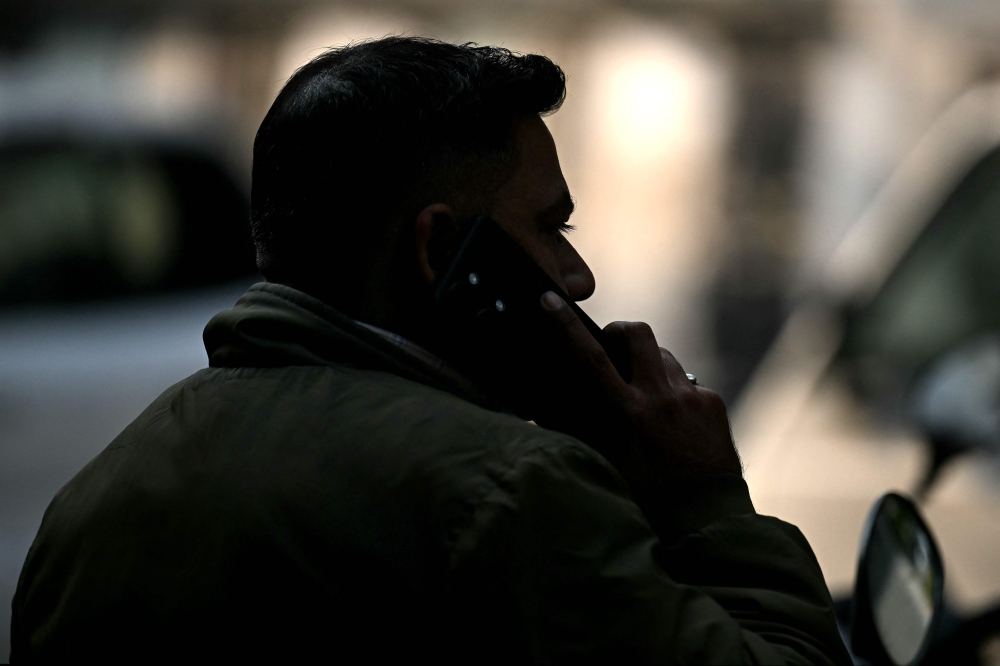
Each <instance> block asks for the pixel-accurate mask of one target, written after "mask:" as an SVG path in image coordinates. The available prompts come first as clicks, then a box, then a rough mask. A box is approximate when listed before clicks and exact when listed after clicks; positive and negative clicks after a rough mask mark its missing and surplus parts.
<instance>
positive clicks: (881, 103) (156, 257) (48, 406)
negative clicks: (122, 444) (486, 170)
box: [0, 0, 1000, 658]
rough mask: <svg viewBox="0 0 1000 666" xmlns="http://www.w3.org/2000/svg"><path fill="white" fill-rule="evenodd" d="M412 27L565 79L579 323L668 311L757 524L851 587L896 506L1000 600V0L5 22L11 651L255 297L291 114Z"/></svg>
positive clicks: (6, 525) (456, 7) (12, 17)
mask: <svg viewBox="0 0 1000 666" xmlns="http://www.w3.org/2000/svg"><path fill="white" fill-rule="evenodd" d="M387 34H412V35H428V36H434V37H438V38H441V39H444V40H449V41H458V42H465V41H475V42H480V43H484V44H497V45H502V46H506V47H508V48H511V49H514V50H518V51H525V52H529V51H530V52H537V53H543V54H545V55H547V56H549V57H550V58H552V59H553V60H554V61H556V62H557V63H558V64H560V65H561V66H562V67H563V68H564V69H565V71H566V72H567V75H568V80H569V95H568V98H567V101H566V104H565V106H564V107H563V109H562V110H561V111H559V112H558V113H556V114H555V115H553V116H551V117H550V118H548V119H547V122H548V124H549V126H550V128H551V130H552V132H553V134H554V135H555V137H556V141H557V144H558V147H559V150H560V156H561V160H562V164H563V168H564V171H565V173H566V176H567V180H568V182H569V185H570V188H571V190H572V192H573V194H574V196H575V197H576V199H577V204H578V208H577V213H576V214H575V216H574V218H573V223H574V224H576V225H577V227H578V230H577V231H575V232H574V234H573V236H572V238H571V240H572V241H573V242H574V244H575V245H577V247H578V249H579V250H580V251H581V253H582V254H583V256H584V257H585V258H586V259H587V260H588V261H589V262H590V264H591V266H592V268H593V269H594V272H595V274H596V275H597V280H598V288H597V292H596V294H595V295H594V297H593V298H592V299H591V300H590V301H589V302H588V303H586V304H584V305H585V309H586V310H587V311H588V313H589V314H590V315H591V316H592V317H593V318H594V319H596V320H597V321H598V322H599V323H601V324H604V323H607V322H609V321H612V320H615V319H630V320H645V321H648V322H649V323H650V324H651V325H652V326H653V329H654V331H655V332H656V334H657V338H658V339H659V340H660V343H661V344H662V345H663V346H666V347H668V348H670V349H671V350H672V351H673V352H674V353H675V355H676V356H677V357H678V358H679V359H680V361H681V362H682V363H683V364H684V365H685V367H686V369H687V370H688V371H689V372H693V373H695V374H697V375H698V377H699V378H700V381H701V382H702V383H703V384H706V385H708V386H712V387H714V388H716V389H717V390H719V391H720V392H721V393H722V394H723V395H724V396H725V397H726V399H727V402H728V403H729V405H730V409H731V412H732V416H733V421H734V426H733V427H734V433H735V436H736V439H737V442H738V444H739V446H740V451H741V454H742V456H743V459H744V462H745V464H746V475H747V479H748V482H749V484H750V487H751V493H752V495H753V498H754V502H755V504H756V506H757V508H758V510H759V511H760V512H762V513H769V514H772V515H777V516H779V517H781V518H784V519H787V520H790V521H791V522H794V523H796V524H797V525H799V526H800V527H801V529H802V531H803V532H804V533H805V534H806V536H807V537H808V538H809V540H810V542H811V543H812V544H813V546H814V548H815V550H816V554H817V557H818V559H819V562H820V565H821V566H822V568H823V570H824V573H825V574H826V576H827V580H828V583H829V585H830V587H831V590H832V591H833V593H834V595H835V596H836V597H838V598H842V597H843V596H844V595H846V594H848V593H849V591H850V587H851V585H852V582H853V577H854V568H855V563H856V556H857V550H858V539H859V536H860V534H861V529H862V525H863V523H864V519H865V515H866V512H867V510H868V507H869V505H870V504H871V502H872V501H873V500H874V499H875V498H876V497H877V496H878V495H879V494H881V493H882V492H884V491H886V490H889V489H897V490H902V491H905V492H908V493H913V494H916V495H917V496H918V498H919V499H920V502H921V504H922V507H923V508H924V510H925V512H926V514H927V516H928V518H929V521H930V523H931V526H932V528H933V529H934V530H935V531H936V532H937V536H938V539H939V540H940V542H941V548H942V551H943V555H944V560H945V565H946V568H947V570H948V583H947V594H948V600H949V604H950V606H951V609H952V611H953V613H954V615H955V617H959V618H961V617H966V616H969V615H970V614H974V613H978V612H981V611H983V610H984V609H991V608H994V607H995V606H996V604H997V602H998V601H1000V557H997V555H996V554H997V553H998V552H1000V519H998V518H1000V463H998V462H997V460H998V458H997V453H996V452H997V451H998V450H1000V338H998V337H997V336H998V335H1000V188H998V187H996V186H998V185H1000V152H998V148H1000V39H998V38H1000V5H998V4H996V3H994V2H991V1H990V0H755V1H752V2H747V1H744V0H520V1H504V2H502V1H500V0H495V1H493V0H468V1H464V2H463V1H460V0H397V1H389V0H380V1H369V2H364V3H361V2H357V3H348V2H333V1H327V2H316V1H307V0H243V1H240V0H197V1H195V0H143V1H142V2H139V1H138V0H31V1H28V0H18V1H10V0H0V655H3V656H6V654H7V652H8V646H9V619H10V599H11V596H12V595H13V592H14V588H15V585H16V581H17V576H18V574H19V571H20V567H21V564H22V562H23V560H24V557H25V555H26V553H27V549H28V547H29V546H30V544H31V541H32V539H33V538H34V534H35V531H36V530H37V527H38V524H39V522H40V521H41V517H42V514H43V512H44V510H45V507H46V506H47V504H48V502H49V501H50V499H51V498H52V496H53V495H54V494H55V493H56V492H57V491H58V489H59V488H60V487H61V486H62V485H63V484H64V483H65V482H66V481H68V480H69V479H70V478H71V477H72V476H73V475H74V474H75V473H76V472H77V471H78V470H79V469H80V468H81V467H82V466H83V465H84V464H86V462H87V461H88V460H90V459H91V458H92V457H93V456H94V455H96V454H97V453H98V452H99V451H100V450H101V449H103V448H104V447H105V446H106V445H107V444H108V443H109V442H110V441H111V439H113V438H114V436H115V435H116V434H117V433H118V432H119V431H120V430H121V429H122V428H123V427H124V426H125V425H127V424H128V423H129V422H130V421H131V420H132V419H133V418H135V416H137V415H138V413H139V412H140V411H141V410H142V409H143V408H144V407H145V406H146V405H147V404H148V403H149V402H150V401H151V400H152V399H153V398H154V397H156V396H157V395H158V394H159V393H160V392H161V391H162V390H163V389H164V388H165V387H166V386H168V385H169V384H171V383H173V382H175V381H178V380H180V379H182V378H184V377H185V376H187V375H188V374H190V373H191V372H193V371H194V370H196V369H198V368H200V367H203V366H205V365H206V364H207V359H206V357H205V352H204V349H203V348H202V346H201V330H202V328H203V326H204V324H205V323H206V322H207V321H208V319H209V318H210V317H211V316H212V314H214V313H215V312H216V311H218V310H220V309H222V308H225V307H230V306H231V305H232V303H233V302H234V301H235V300H236V298H238V296H239V295H240V294H241V293H242V291H243V290H244V289H245V288H246V287H247V286H248V285H249V284H252V283H253V282H254V281H256V279H257V278H256V276H255V268H254V264H253V251H252V248H251V247H250V245H249V240H248V238H247V230H246V226H245V225H246V218H247V210H248V193H249V174H250V155H251V147H252V141H253V136H254V132H255V131H256V128H257V126H258V124H259V122H260V120H261V119H262V118H263V116H264V114H265V112H266V111H267V109H268V107H269V105H270V103H271V101H272V100H273V98H274V96H275V94H276V93H277V91H278V90H279V89H280V87H281V85H282V84H283V83H284V81H285V80H286V79H287V77H288V76H289V75H290V74H291V73H292V72H293V71H294V70H295V69H296V68H297V67H298V66H300V65H302V64H303V63H305V62H306V61H308V60H309V59H310V58H312V57H314V56H315V55H317V54H319V53H320V52H321V51H322V50H323V49H324V48H326V47H330V46H336V45H339V44H344V43H347V42H349V41H351V40H353V39H360V38H365V37H379V36H384V35H387ZM209 258H211V261H209ZM994 648H995V646H994ZM994 648H990V647H989V646H987V647H985V648H983V651H982V653H981V654H982V655H985V656H984V657H983V658H986V657H989V655H991V654H993V656H994V657H996V656H998V654H1000V653H998V654H994V653H993V652H990V650H991V649H992V650H994V652H996V650H995V649H994Z"/></svg>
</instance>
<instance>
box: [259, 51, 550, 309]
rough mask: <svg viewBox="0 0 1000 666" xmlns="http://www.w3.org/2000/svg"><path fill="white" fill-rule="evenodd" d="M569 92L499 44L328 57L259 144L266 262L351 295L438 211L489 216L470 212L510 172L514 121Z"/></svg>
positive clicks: (268, 123)
mask: <svg viewBox="0 0 1000 666" xmlns="http://www.w3.org/2000/svg"><path fill="white" fill-rule="evenodd" d="M565 94H566V79H565V76H564V74H563V72H562V70H561V69H560V68H559V67H558V66H557V65H555V64H554V63H552V61H550V60H549V59H548V58H546V57H544V56H540V55H519V54H516V53H512V52H511V51H508V50H507V49H502V48H496V47H489V46H476V45H474V44H463V45H455V44H446V43H443V42H440V41H437V40H432V39H425V38H416V37H386V38H383V39H378V40H370V41H363V42H357V43H353V44H350V45H348V46H345V47H343V48H337V49H331V50H329V51H326V52H325V53H323V54H322V55H320V56H319V57H317V58H315V59H314V60H312V61H311V62H309V63H308V64H307V65H305V66H303V67H302V68H301V69H299V70H298V71H297V72H296V73H295V74H294V75H293V76H292V77H291V78H290V79H289V80H288V82H287V83H286V84H285V86H284V88H282V90H281V92H280V93H279V94H278V97H277V99H276V100H275V101H274V104H272V106H271V109H270V110H269V111H268V113H267V116H266V117H265V118H264V121H263V122H262V123H261V126H260V129H259V130H258V132H257V137H256V140H255V141H254V151H253V186H252V192H251V228H252V231H253V239H254V243H255V245H256V248H257V264H258V267H259V268H260V270H261V272H262V273H263V274H264V276H265V277H266V278H267V279H269V280H274V281H279V282H287V283H292V284H294V283H296V282H299V283H301V282H303V281H308V280H311V279H317V277H318V276H320V275H322V279H323V280H324V281H333V282H335V283H337V284H339V285H342V287H343V288H344V289H341V288H339V287H338V288H337V291H338V292H340V291H350V290H351V288H352V286H354V285H356V283H357V281H358V280H359V279H370V276H371V271H372V270H379V269H380V268H381V267H379V266H378V264H380V262H382V263H384V260H385V259H386V258H387V257H389V256H390V255H391V254H392V253H393V251H394V250H393V247H394V245H395V244H396V238H397V236H398V234H397V233H396V232H397V230H398V228H399V226H400V224H399V223H400V221H401V220H403V219H406V218H407V217H408V216H412V215H416V213H417V212H419V211H420V210H421V209H422V208H423V207H424V206H426V205H428V204H429V203H433V202H434V201H442V202H444V203H448V204H449V205H452V207H453V208H455V210H456V212H458V213H460V214H461V213H467V214H472V213H475V212H487V211H486V210H478V211H476V210H473V209H474V208H476V207H484V206H488V199H489V197H490V196H492V194H493V192H495V190H496V189H497V188H499V186H500V185H501V184H502V183H503V182H504V181H505V180H506V179H507V178H509V177H510V175H511V174H512V173H513V169H514V166H515V164H514V163H515V162H516V156H515V155H514V150H513V128H514V124H515V121H516V120H517V119H518V118H520V117H524V116H527V115H530V114H544V113H549V112H552V111H554V110H556V109H558V108H559V106H560V105H561V104H562V101H563V99H564V98H565ZM462 209H467V210H462ZM373 267H374V268H373ZM352 283H353V284H352Z"/></svg>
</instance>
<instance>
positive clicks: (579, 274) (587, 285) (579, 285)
mask: <svg viewBox="0 0 1000 666" xmlns="http://www.w3.org/2000/svg"><path fill="white" fill-rule="evenodd" d="M562 279H563V284H565V285H566V294H567V295H568V296H569V297H570V298H572V299H573V300H574V301H582V300H585V299H587V298H590V297H591V296H592V295H593V294H594V289H596V288H597V281H596V280H595V279H594V274H593V273H592V272H591V270H590V267H589V266H587V264H585V263H584V262H583V260H582V259H581V260H580V265H577V266H574V267H572V269H570V270H567V271H563V273H562Z"/></svg>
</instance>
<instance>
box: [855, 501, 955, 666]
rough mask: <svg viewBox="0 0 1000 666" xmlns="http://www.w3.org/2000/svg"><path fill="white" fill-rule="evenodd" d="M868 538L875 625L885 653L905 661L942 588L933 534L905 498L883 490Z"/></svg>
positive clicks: (918, 643)
mask: <svg viewBox="0 0 1000 666" xmlns="http://www.w3.org/2000/svg"><path fill="white" fill-rule="evenodd" d="M868 539H869V540H868V548H867V553H866V557H865V566H866V568H867V574H868V585H869V595H870V596H869V599H870V603H871V611H872V619H873V620H874V622H875V629H876V631H877V632H878V637H879V639H880V640H881V642H882V645H883V647H884V648H885V651H886V653H887V655H888V656H889V658H890V659H891V660H892V661H893V662H894V663H896V664H901V665H902V664H910V663H912V662H913V661H914V659H916V657H917V655H918V653H919V652H920V648H921V647H922V646H923V644H924V641H925V639H926V638H927V634H928V632H929V631H930V629H931V623H932V620H933V617H934V611H935V608H936V605H937V598H936V597H937V596H938V595H939V594H940V589H941V580H940V577H941V568H940V565H939V563H938V558H937V554H936V551H935V550H934V545H933V541H932V538H931V536H930V534H928V533H927V529H926V527H924V524H923V522H922V521H921V520H920V518H919V517H918V516H917V515H916V512H915V510H914V509H913V508H912V506H911V505H910V503H909V502H907V501H905V500H903V499H902V498H900V497H898V496H895V495H888V496H886V498H885V499H884V500H883V502H882V505H881V507H880V508H879V511H878V513H877V514H876V515H875V517H874V520H873V522H872V527H871V533H870V535H869V537H868Z"/></svg>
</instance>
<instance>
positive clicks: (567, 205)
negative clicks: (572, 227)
mask: <svg viewBox="0 0 1000 666" xmlns="http://www.w3.org/2000/svg"><path fill="white" fill-rule="evenodd" d="M575 209H576V204H575V203H574V202H573V197H572V196H571V195H570V193H569V192H568V191H563V193H562V195H561V196H560V197H559V198H558V199H556V200H555V201H554V202H552V204H550V205H549V206H548V207H546V208H545V209H544V210H543V211H542V212H540V213H539V214H538V219H539V220H540V221H543V220H546V219H549V218H551V217H553V216H555V215H560V216H565V217H566V218H567V219H568V218H569V216H570V215H572V214H573V211H574V210H575Z"/></svg>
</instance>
